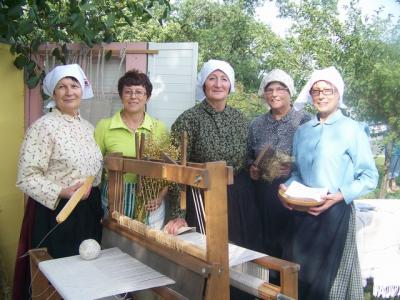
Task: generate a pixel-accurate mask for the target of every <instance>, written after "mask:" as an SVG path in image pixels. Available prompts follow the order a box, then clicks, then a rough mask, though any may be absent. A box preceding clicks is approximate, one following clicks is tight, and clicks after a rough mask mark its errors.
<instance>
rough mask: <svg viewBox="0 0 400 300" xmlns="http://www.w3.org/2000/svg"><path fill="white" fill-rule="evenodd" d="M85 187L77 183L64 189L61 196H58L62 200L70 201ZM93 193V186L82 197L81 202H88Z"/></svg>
mask: <svg viewBox="0 0 400 300" xmlns="http://www.w3.org/2000/svg"><path fill="white" fill-rule="evenodd" d="M82 185H83V182H78V183H75V184H74V185H71V186H69V187H67V188H64V189H62V190H61V192H60V194H59V195H58V196H59V197H60V198H62V199H69V198H71V197H72V195H73V194H74V193H75V192H76V191H77V190H78V189H79V188H80V187H81V186H82ZM91 191H92V185H90V187H89V188H88V190H87V191H86V193H85V194H84V195H83V196H82V198H81V200H86V199H87V198H88V197H89V195H90V192H91Z"/></svg>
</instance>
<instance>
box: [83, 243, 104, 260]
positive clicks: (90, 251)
mask: <svg viewBox="0 0 400 300" xmlns="http://www.w3.org/2000/svg"><path fill="white" fill-rule="evenodd" d="M99 254H100V245H99V243H98V242H97V241H96V240H93V239H88V240H84V241H83V242H82V243H81V244H80V246H79V255H80V256H81V258H82V259H85V260H91V259H95V258H96V257H98V256H99Z"/></svg>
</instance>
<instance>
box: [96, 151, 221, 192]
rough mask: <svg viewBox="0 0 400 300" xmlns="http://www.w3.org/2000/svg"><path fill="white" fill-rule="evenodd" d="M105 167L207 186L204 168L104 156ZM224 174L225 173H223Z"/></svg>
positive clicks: (204, 187) (111, 169)
mask: <svg viewBox="0 0 400 300" xmlns="http://www.w3.org/2000/svg"><path fill="white" fill-rule="evenodd" d="M104 162H105V167H106V168H107V169H108V170H109V171H117V172H124V173H135V174H140V175H141V176H149V177H153V178H161V179H165V180H168V181H173V182H176V183H178V184H186V185H192V186H195V187H198V188H203V189H206V188H208V187H209V184H210V183H209V174H208V171H207V170H205V169H200V168H195V167H184V166H181V165H175V164H167V163H164V164H160V163H159V162H154V161H146V160H137V159H134V158H123V157H117V156H106V157H105V158H104ZM224 175H225V174H224Z"/></svg>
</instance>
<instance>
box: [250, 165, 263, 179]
mask: <svg viewBox="0 0 400 300" xmlns="http://www.w3.org/2000/svg"><path fill="white" fill-rule="evenodd" d="M249 172H250V178H251V179H253V180H259V179H260V177H261V172H260V169H259V168H257V167H256V166H255V165H251V166H250V169H249Z"/></svg>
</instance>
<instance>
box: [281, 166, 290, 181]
mask: <svg viewBox="0 0 400 300" xmlns="http://www.w3.org/2000/svg"><path fill="white" fill-rule="evenodd" d="M291 170H292V168H291V165H290V164H281V165H280V167H279V177H281V178H286V177H289V175H290V171H291Z"/></svg>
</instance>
